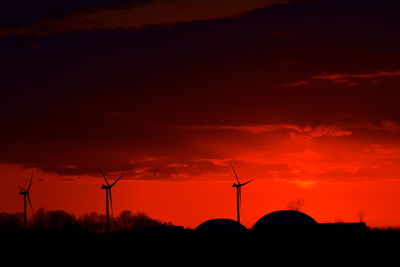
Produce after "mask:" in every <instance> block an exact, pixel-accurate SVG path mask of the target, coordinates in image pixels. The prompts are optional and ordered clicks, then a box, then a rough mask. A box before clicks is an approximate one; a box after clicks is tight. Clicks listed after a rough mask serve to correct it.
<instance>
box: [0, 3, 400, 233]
mask: <svg viewBox="0 0 400 267" xmlns="http://www.w3.org/2000/svg"><path fill="white" fill-rule="evenodd" d="M112 2H113V3H105V1H102V0H92V1H88V2H87V4H86V5H82V3H81V2H79V1H69V0H60V1H57V4H54V3H55V2H54V1H50V0H41V2H40V3H41V4H40V8H37V7H38V6H37V5H36V2H35V3H33V2H32V1H30V0H21V1H18V2H15V3H14V2H8V3H7V4H6V5H4V8H2V9H1V10H0V58H1V62H0V64H1V65H0V67H1V73H2V74H3V75H2V79H1V84H0V87H1V90H0V122H1V124H0V127H1V130H0V147H1V153H0V183H1V186H0V211H6V212H15V211H21V208H22V205H21V202H22V199H21V197H20V196H19V195H18V190H17V187H16V186H17V185H24V183H26V182H27V179H28V178H29V177H30V174H31V172H32V171H34V173H35V181H34V184H33V186H32V202H33V205H34V207H35V208H39V207H44V208H46V209H63V210H66V211H70V212H73V213H75V214H77V215H79V214H83V213H87V212H91V211H97V212H103V211H104V198H105V196H104V192H103V191H102V190H101V189H100V186H101V185H102V178H101V177H100V176H99V174H98V173H97V171H96V169H97V168H99V167H100V168H102V169H103V170H104V171H105V172H106V173H107V174H109V175H110V176H114V177H116V176H117V175H119V174H120V173H124V174H125V176H124V178H123V180H121V181H120V183H118V184H117V185H116V187H115V188H114V189H113V197H114V206H115V213H116V214H118V213H119V212H120V211H122V210H124V209H131V210H133V211H143V212H146V213H148V214H149V215H150V216H151V217H154V218H156V219H160V220H163V221H171V222H173V223H174V224H177V225H184V226H188V227H195V226H197V225H198V224H199V223H201V222H202V221H204V220H206V219H212V218H216V217H227V218H235V217H236V214H235V191H234V188H232V187H231V185H232V183H233V182H234V179H233V174H232V172H231V170H230V168H229V165H228V163H229V162H232V163H233V164H234V165H235V167H236V168H237V171H238V173H239V176H240V177H242V180H243V181H245V179H254V182H252V183H251V184H249V185H246V186H245V188H243V209H242V210H243V214H242V218H243V222H244V224H245V225H246V226H248V227H250V226H251V225H252V224H254V223H255V222H256V220H257V219H258V218H260V217H261V216H262V215H264V214H266V213H268V212H271V211H275V210H279V209H285V208H286V206H287V204H288V203H289V202H291V201H293V200H296V199H302V200H304V202H305V205H304V207H303V211H304V212H306V213H308V214H309V215H311V216H312V217H314V218H315V219H316V220H317V221H319V222H335V221H346V222H350V221H358V219H359V218H358V213H359V211H360V210H363V211H365V213H366V216H365V220H366V221H367V223H368V224H369V225H371V226H400V216H399V215H398V214H399V213H398V211H397V204H398V203H400V194H398V192H400V187H399V186H400V184H399V183H400V179H399V178H400V109H399V104H398V99H400V93H399V90H398V88H399V86H400V64H399V62H400V51H399V48H400V37H399V36H400V32H399V29H400V24H399V22H398V14H399V10H400V4H399V3H397V2H395V1H387V2H385V3H383V2H379V1H374V0H365V1H358V0H315V1H314V0H312V1H297V0H296V1H291V0H287V1H286V0H282V1H281V0H270V1H264V0H254V1H253V0H252V1H236V0H235V1H225V0H218V1H217V0H216V1H211V0H210V1H209V0H191V1H189V2H188V1H180V0H176V1H169V0H168V1H167V0H157V1H146V0H144V1H143V0H140V1H139V0H115V1H112ZM21 7H24V8H21Z"/></svg>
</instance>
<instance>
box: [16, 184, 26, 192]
mask: <svg viewBox="0 0 400 267" xmlns="http://www.w3.org/2000/svg"><path fill="white" fill-rule="evenodd" d="M17 187H18V188H19V189H21V190H22V191H24V192H26V189H25V188H23V187H22V186H19V185H17Z"/></svg>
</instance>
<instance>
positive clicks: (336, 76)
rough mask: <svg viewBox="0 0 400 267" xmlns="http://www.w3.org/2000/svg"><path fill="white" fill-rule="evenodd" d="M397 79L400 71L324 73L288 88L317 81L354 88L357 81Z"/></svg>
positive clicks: (297, 82)
mask: <svg viewBox="0 0 400 267" xmlns="http://www.w3.org/2000/svg"><path fill="white" fill-rule="evenodd" d="M395 77H400V70H396V71H377V72H374V73H366V74H344V73H323V74H318V75H314V76H311V77H310V78H308V79H306V80H302V81H296V82H292V83H288V84H286V86H287V87H297V86H304V85H308V84H310V82H312V81H315V80H320V81H329V82H332V83H336V84H345V85H349V86H352V85H357V81H359V80H369V81H374V80H376V79H381V78H395Z"/></svg>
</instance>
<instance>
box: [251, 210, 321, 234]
mask: <svg viewBox="0 0 400 267" xmlns="http://www.w3.org/2000/svg"><path fill="white" fill-rule="evenodd" d="M313 224H314V225H315V224H317V222H316V221H315V220H314V219H313V218H311V217H310V216H308V215H307V214H305V213H302V212H299V211H295V210H280V211H274V212H271V213H269V214H267V215H265V216H264V217H262V218H261V219H259V220H258V221H257V222H256V224H255V225H254V226H253V229H255V230H262V229H265V228H270V227H271V226H272V227H273V226H301V225H313Z"/></svg>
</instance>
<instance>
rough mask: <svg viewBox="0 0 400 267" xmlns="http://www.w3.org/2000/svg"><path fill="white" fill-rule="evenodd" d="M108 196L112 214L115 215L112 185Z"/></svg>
mask: <svg viewBox="0 0 400 267" xmlns="http://www.w3.org/2000/svg"><path fill="white" fill-rule="evenodd" d="M108 198H109V199H110V207H111V216H114V209H113V204H112V194H111V187H110V189H108Z"/></svg>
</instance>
